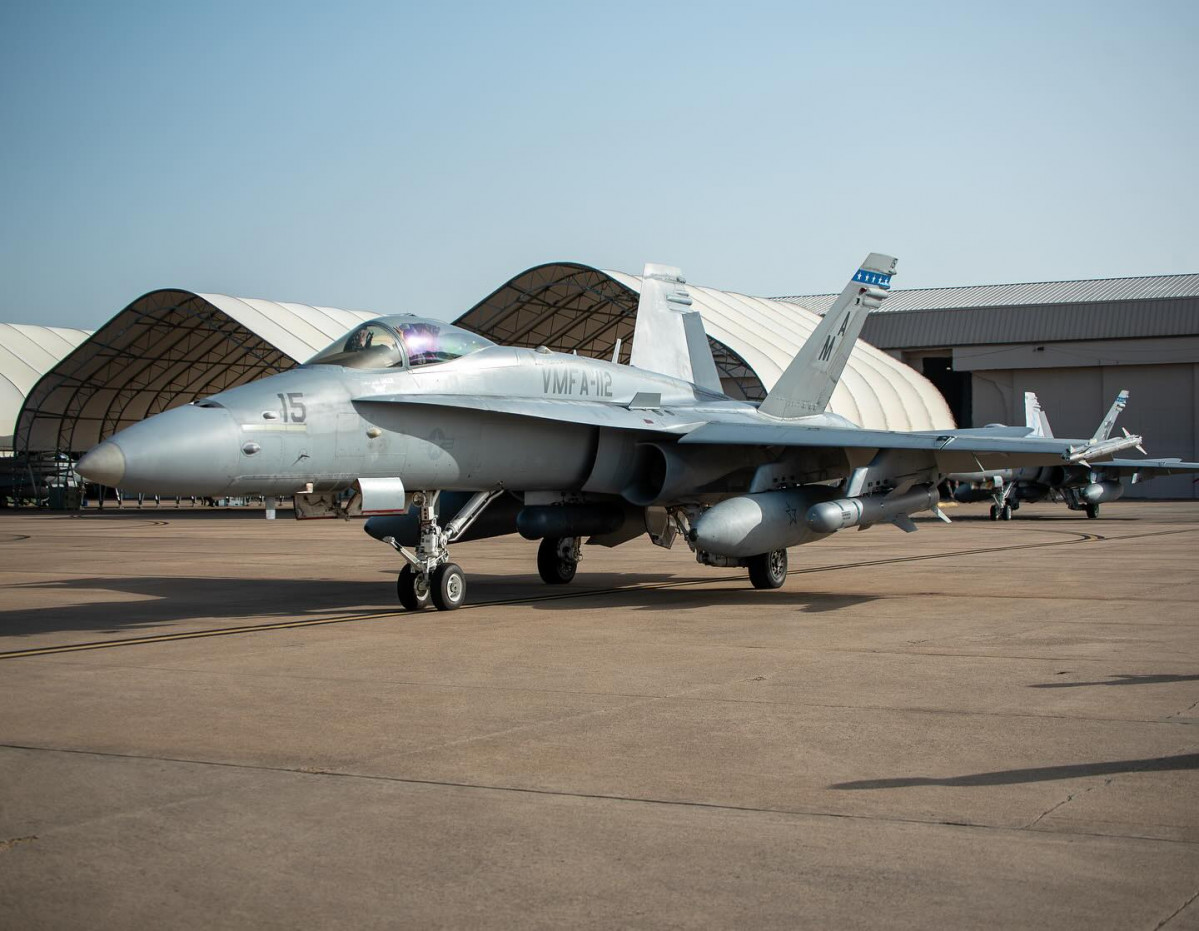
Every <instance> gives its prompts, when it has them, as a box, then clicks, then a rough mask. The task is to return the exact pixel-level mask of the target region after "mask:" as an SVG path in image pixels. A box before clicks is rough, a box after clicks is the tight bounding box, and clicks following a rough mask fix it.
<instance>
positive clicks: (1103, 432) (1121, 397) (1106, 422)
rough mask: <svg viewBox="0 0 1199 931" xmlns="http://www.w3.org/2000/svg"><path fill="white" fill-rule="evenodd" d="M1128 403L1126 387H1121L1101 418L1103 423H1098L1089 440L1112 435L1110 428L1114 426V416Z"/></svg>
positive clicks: (1092, 440)
mask: <svg viewBox="0 0 1199 931" xmlns="http://www.w3.org/2000/svg"><path fill="white" fill-rule="evenodd" d="M1127 403H1128V389H1127V388H1125V389H1123V390H1122V391H1121V392H1120V393H1119V394H1118V395H1116V400H1115V401H1113V402H1112V406H1111V407H1110V408H1109V409H1108V412H1107V416H1106V417H1104V418H1103V423H1101V424H1100V425H1099V429H1098V430H1096V431H1095V435H1094V436H1093V437H1091V442H1092V443H1094V442H1095V441H1096V440H1106V439H1107V438H1108V437H1109V436H1111V435H1112V430H1113V429H1114V428H1115V426H1116V418H1117V417H1119V416H1120V412H1121V411H1122V410H1124V406H1125V405H1126V404H1127Z"/></svg>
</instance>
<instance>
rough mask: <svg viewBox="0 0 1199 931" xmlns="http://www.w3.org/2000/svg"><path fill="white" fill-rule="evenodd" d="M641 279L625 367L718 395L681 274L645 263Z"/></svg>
mask: <svg viewBox="0 0 1199 931" xmlns="http://www.w3.org/2000/svg"><path fill="white" fill-rule="evenodd" d="M644 275H645V277H644V278H643V279H642V280H641V299H640V300H639V301H638V302H637V323H636V326H635V328H634V330H633V348H632V350H631V352H630V355H629V364H630V365H635V366H637V367H638V368H642V369H645V370H647V371H650V372H657V373H658V374H659V375H669V376H670V377H671V378H680V379H682V380H683V381H689V382H691V383H692V384H694V385H698V386H699V387H701V388H706V389H708V390H709V391H716V392H721V393H723V392H722V391H721V387H720V376H719V375H718V374H717V372H716V363H715V362H713V361H712V348H711V346H710V345H709V344H708V335H707V333H706V332H704V322H703V320H702V319H701V318H700V315H699V313H698V312H696V311H694V310H692V309H691V295H689V294H688V293H687V289H686V287H684V285H685V283H686V280H685V279H684V278H683V274H682V272H681V271H680V270H679V269H677V268H672V267H670V266H669V265H652V264H651V265H646V266H645V273H644Z"/></svg>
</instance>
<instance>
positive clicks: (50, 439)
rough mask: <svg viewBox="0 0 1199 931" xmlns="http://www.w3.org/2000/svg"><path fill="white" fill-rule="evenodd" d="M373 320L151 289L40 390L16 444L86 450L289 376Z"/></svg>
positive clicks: (362, 314) (26, 410) (353, 313)
mask: <svg viewBox="0 0 1199 931" xmlns="http://www.w3.org/2000/svg"><path fill="white" fill-rule="evenodd" d="M376 316H378V315H377V314H373V313H368V312H366V311H357V310H339V309H337V308H333V307H313V306H311V305H309V304H292V303H280V302H277V301H263V300H255V299H252V298H238V297H230V296H229V295H226V294H200V293H197V292H193V291H182V290H175V289H168V290H162V291H151V292H150V293H149V294H146V295H143V296H142V297H139V298H138V299H137V300H136V301H134V302H133V303H132V304H130V305H129V306H128V307H126V308H125V309H124V310H122V311H121V312H120V313H119V314H117V315H116V316H115V317H113V318H112V319H111V320H110V321H108V323H106V324H104V326H102V327H101V328H100V329H99V330H97V331H96V332H95V333H94V334H92V336H91V338H89V339H87V340H86V342H83V343H82V344H81V345H79V346H78V348H76V349H75V350H74V351H72V352H71V353H70V354H69V355H68V356H66V358H64V359H62V360H61V361H59V362H58V363H57V364H56V365H54V366H53V368H51V369H50V370H49V371H47V372H46V374H45V375H44V376H43V377H42V378H41V379H40V380H39V381H38V382H37V384H36V386H34V388H33V389H32V390H31V391H30V392H29V395H28V398H27V399H26V402H25V405H24V407H23V408H22V410H21V414H20V418H19V421H18V423H17V427H16V434H15V437H14V445H15V446H16V447H17V448H18V449H21V450H63V451H66V450H70V451H73V452H82V451H84V450H87V449H90V448H91V447H92V446H94V445H95V444H96V443H98V442H100V440H101V439H103V438H104V437H106V436H109V435H111V434H112V433H113V432H115V431H116V430H119V429H120V428H122V427H125V426H128V425H129V424H132V423H136V422H137V421H139V420H142V419H144V418H146V417H148V416H149V415H150V414H156V413H158V412H159V411H163V410H166V409H167V408H171V407H176V406H178V405H180V404H186V403H187V402H189V401H193V400H195V399H196V398H199V397H202V396H204V395H208V394H214V393H216V392H217V391H223V390H224V389H226V388H232V387H234V386H236V385H241V384H245V383H246V382H249V381H253V380H255V379H257V378H261V377H262V376H264V375H269V374H271V373H273V372H278V371H282V370H283V369H287V368H291V366H292V365H294V364H295V363H296V362H301V361H304V360H305V359H307V358H308V357H310V356H312V355H315V354H316V353H317V352H319V351H320V350H321V349H323V348H324V347H325V346H327V345H328V344H329V343H330V342H331V341H332V340H334V339H336V338H337V337H338V336H340V335H341V334H343V333H345V332H346V331H347V330H349V329H351V328H352V327H354V326H355V325H357V324H358V323H360V322H362V321H363V320H369V319H372V318H373V317H376Z"/></svg>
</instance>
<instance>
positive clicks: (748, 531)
mask: <svg viewBox="0 0 1199 931" xmlns="http://www.w3.org/2000/svg"><path fill="white" fill-rule="evenodd" d="M896 264H897V263H896V260H895V259H894V258H892V257H890V256H886V255H881V254H878V253H871V254H870V255H869V256H867V258H866V260H865V261H864V262H863V263H862V265H861V267H860V268H858V269H857V271H856V272H855V273H854V275H853V277H852V279H851V280H850V281H849V283H848V284H847V285H846V287H845V289H844V290H843V291H842V292H841V294H840V296H839V297H838V298H837V300H836V302H835V303H834V304H833V306H832V308H831V309H830V310H829V311H828V313H827V314H826V315H825V317H824V319H823V320H822V321H821V322H820V324H819V325H818V326H817V327H816V329H815V331H814V332H813V334H812V337H811V338H810V339H809V340H808V342H807V343H806V344H805V345H804V346H803V347H802V348H801V350H800V351H799V353H798V354H797V355H796V357H795V358H794V360H793V361H792V362H791V364H790V365H789V366H788V368H787V369H786V371H785V372H784V373H783V375H782V377H780V378H779V380H778V382H777V383H776V384H775V385H774V387H773V389H772V390H771V391H770V393H769V394H768V395H767V397H766V399H765V400H764V401H763V402H762V403H761V404H760V405H755V404H752V403H748V402H744V401H737V400H733V399H731V398H729V397H727V396H725V395H724V394H723V393H722V392H721V386H720V381H719V378H718V376H717V372H716V367H715V365H714V363H713V360H712V356H711V352H710V350H709V348H708V342H707V339H706V338H705V336H704V330H703V323H702V320H701V319H700V316H699V314H698V313H697V312H695V311H693V310H692V309H691V298H690V297H689V295H688V293H687V288H686V282H685V280H684V278H683V277H682V275H681V273H680V271H679V269H677V268H672V267H669V266H661V265H648V266H646V269H645V279H644V282H643V284H642V290H641V297H640V302H639V305H638V311H637V319H636V324H635V329H634V335H633V348H632V355H631V359H630V364H628V365H620V364H617V363H616V360H615V355H614V358H613V360H612V361H604V360H598V359H590V358H580V357H578V356H575V355H565V354H562V353H556V352H551V351H550V350H549V349H547V348H545V347H539V348H537V349H526V348H514V347H503V346H497V345H495V344H494V343H492V342H491V341H489V340H487V339H485V338H484V337H482V336H480V335H478V334H476V333H472V332H469V331H467V330H464V329H462V328H459V327H456V326H452V325H450V324H447V323H443V322H441V321H439V320H431V319H426V318H421V317H415V316H390V317H381V318H379V319H377V320H373V321H371V322H369V323H366V324H363V325H362V326H360V327H358V328H357V329H355V330H354V331H353V332H351V333H350V334H348V335H347V336H344V337H342V338H341V339H339V340H337V341H336V342H335V343H334V344H333V345H332V346H330V347H329V348H327V349H325V350H324V351H323V352H320V353H318V354H317V355H316V356H315V357H313V358H312V359H311V360H309V362H308V363H307V364H305V365H303V366H300V367H298V368H295V369H292V370H290V371H287V372H283V373H281V374H278V375H272V376H270V377H267V378H264V379H261V380H259V381H256V382H253V383H251V384H248V385H243V386H241V387H238V388H234V389H232V390H229V391H224V392H221V393H220V394H216V395H213V396H212V397H209V398H204V399H202V400H199V401H196V402H194V403H192V404H188V405H185V406H182V407H178V408H175V409H173V410H169V411H166V412H164V413H161V414H157V415H155V416H153V417H150V418H149V419H147V420H145V421H143V422H141V423H139V424H135V425H133V426H131V427H128V428H126V429H125V430H122V431H121V432H119V433H117V434H116V435H114V436H113V437H111V438H109V439H107V440H105V441H104V442H102V443H101V444H100V445H99V446H97V447H95V448H94V449H92V450H91V451H90V452H88V453H87V454H86V455H85V456H84V457H83V458H82V459H81V460H80V462H79V464H78V471H79V472H80V473H81V474H82V475H83V476H85V477H86V478H87V479H88V480H90V481H93V482H99V483H102V484H104V485H108V486H111V487H119V488H122V489H125V490H127V491H139V490H144V491H153V492H157V493H162V494H173V493H186V494H203V495H213V496H217V495H243V494H265V495H292V496H294V500H295V512H296V516H297V517H300V518H318V517H348V516H355V515H364V516H367V517H369V518H370V520H368V521H367V523H366V529H367V532H368V533H370V534H371V535H372V536H374V537H376V538H378V539H380V540H382V541H383V542H384V543H386V544H387V545H389V546H391V547H393V548H394V549H395V550H396V551H397V552H398V553H399V554H400V556H401V558H402V559H403V566H402V568H401V570H400V572H399V577H398V580H397V591H398V595H399V600H400V602H401V603H402V604H403V605H404V606H405V607H406V608H409V609H419V608H424V607H426V606H427V605H428V604H430V603H432V604H433V605H434V606H435V607H437V608H438V609H440V610H448V609H452V608H456V607H458V606H459V605H461V604H462V603H463V601H464V600H465V597H466V576H465V574H464V573H463V571H462V569H461V568H460V567H459V566H458V565H457V564H456V563H454V562H452V561H451V559H450V554H449V547H450V545H451V544H453V543H455V542H457V541H459V540H466V539H469V538H472V537H476V538H477V537H485V536H493V535H497V534H501V533H511V532H513V531H518V532H519V533H521V534H522V535H523V536H525V537H527V538H530V539H539V540H540V541H541V544H540V547H539V551H538V557H537V565H538V570H539V572H540V574H541V576H542V578H543V579H544V580H545V581H546V582H548V583H551V584H562V583H566V582H569V581H570V580H571V579H572V578H573V577H574V575H575V571H576V569H577V566H578V564H579V561H580V558H581V555H582V543H583V540H584V538H588V540H587V542H588V543H590V544H596V545H604V546H616V545H619V544H621V543H624V542H627V541H629V540H632V539H634V538H636V537H639V536H642V535H644V534H648V535H649V537H650V539H651V540H652V542H653V543H655V544H657V545H659V546H663V547H669V546H671V545H672V544H673V543H674V542H675V541H676V539H682V540H683V541H684V542H685V544H686V545H687V546H688V547H690V549H691V550H692V551H693V552H694V553H695V556H696V559H697V560H698V561H699V562H700V563H702V564H704V565H708V566H721V567H732V566H738V567H744V568H745V569H747V570H748V573H749V578H750V581H751V582H752V584H753V585H754V587H756V588H778V587H779V586H781V585H782V584H783V582H784V581H785V579H786V575H787V548H788V547H792V546H798V545H801V544H805V543H811V542H813V541H816V540H821V539H824V538H826V537H828V536H829V535H830V534H833V533H836V532H837V531H839V530H842V529H844V528H847V527H859V528H863V529H864V528H866V527H869V526H872V525H874V524H878V523H884V522H890V523H893V524H895V525H897V526H898V527H900V528H901V529H902V530H905V531H909V532H910V531H912V530H915V529H916V525H915V524H914V523H913V521H912V518H911V515H912V514H915V513H919V512H923V511H930V512H932V513H933V514H936V515H937V516H939V517H941V518H942V519H945V520H948V519H947V518H945V516H944V515H943V514H942V513H941V512H940V509H939V508H938V506H937V502H938V492H937V484H938V483H939V482H940V481H941V480H942V478H943V477H944V476H945V475H946V474H948V473H952V472H964V471H969V470H980V471H981V470H988V471H995V470H999V469H1008V468H1022V467H1041V466H1053V465H1060V464H1062V463H1074V462H1081V461H1084V460H1086V461H1090V460H1091V459H1103V458H1107V457H1110V455H1111V450H1110V449H1107V448H1103V449H1097V448H1095V447H1094V446H1093V444H1092V443H1091V442H1090V441H1088V440H1082V441H1079V440H1060V439H1055V438H1052V437H1039V436H1029V435H1027V434H1028V433H1029V431H1028V430H1026V429H1023V428H1015V429H1013V428H1008V427H1000V428H984V429H977V430H949V431H945V432H942V433H936V432H911V433H905V432H892V431H885V430H864V429H860V428H859V427H858V426H857V425H855V424H853V423H851V422H850V421H848V420H847V419H845V418H844V417H841V416H839V415H836V414H833V413H829V412H828V411H827V410H826V408H827V406H828V402H829V399H830V397H831V396H832V393H833V389H834V387H835V386H836V384H837V380H838V379H839V378H840V376H841V373H842V370H843V369H844V367H845V364H846V361H847V360H848V358H849V355H850V352H851V350H852V349H853V346H854V343H855V341H856V340H857V337H858V333H859V331H860V330H861V328H862V324H863V322H864V321H865V318H866V315H867V314H869V313H870V312H871V311H872V310H873V309H875V308H877V307H878V306H879V305H880V304H881V303H882V302H883V301H884V300H885V299H886V297H887V292H888V289H889V288H890V283H891V279H892V276H893V275H894V273H895V267H896ZM1187 465H1188V467H1189V468H1194V469H1199V465H1196V464H1187Z"/></svg>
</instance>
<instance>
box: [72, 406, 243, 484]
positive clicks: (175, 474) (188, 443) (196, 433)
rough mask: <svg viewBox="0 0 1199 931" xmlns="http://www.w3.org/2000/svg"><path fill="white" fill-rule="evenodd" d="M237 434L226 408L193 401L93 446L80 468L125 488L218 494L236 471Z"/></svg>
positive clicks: (91, 478) (93, 478)
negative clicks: (198, 405) (201, 405)
mask: <svg viewBox="0 0 1199 931" xmlns="http://www.w3.org/2000/svg"><path fill="white" fill-rule="evenodd" d="M239 439H240V434H239V431H238V427H237V424H236V423H235V422H234V419H233V415H232V414H231V413H230V412H229V411H228V410H226V409H225V408H223V407H196V406H195V405H191V404H189V405H185V406H183V407H176V408H174V409H173V410H169V411H166V412H164V413H162V414H155V415H154V416H153V417H150V418H148V419H146V420H143V421H142V422H141V423H136V424H134V425H133V426H131V427H127V428H125V429H124V430H122V431H120V432H119V433H117V434H116V435H114V436H112V437H110V438H109V439H107V440H105V441H104V442H103V443H101V444H100V445H99V446H97V447H95V448H94V449H92V450H90V451H89V452H88V453H87V454H86V455H85V456H84V457H83V458H82V459H80V460H79V464H78V466H76V471H78V472H79V474H80V475H82V476H83V477H84V478H86V479H87V480H88V481H93V482H100V483H101V484H104V485H107V486H109V487H110V488H120V489H122V490H123V491H140V492H150V493H154V494H186V495H209V494H220V493H221V492H223V491H225V490H226V489H227V488H228V486H229V484H230V482H231V481H232V480H233V478H234V477H235V476H234V470H235V466H236V464H237V456H238V442H239Z"/></svg>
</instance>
